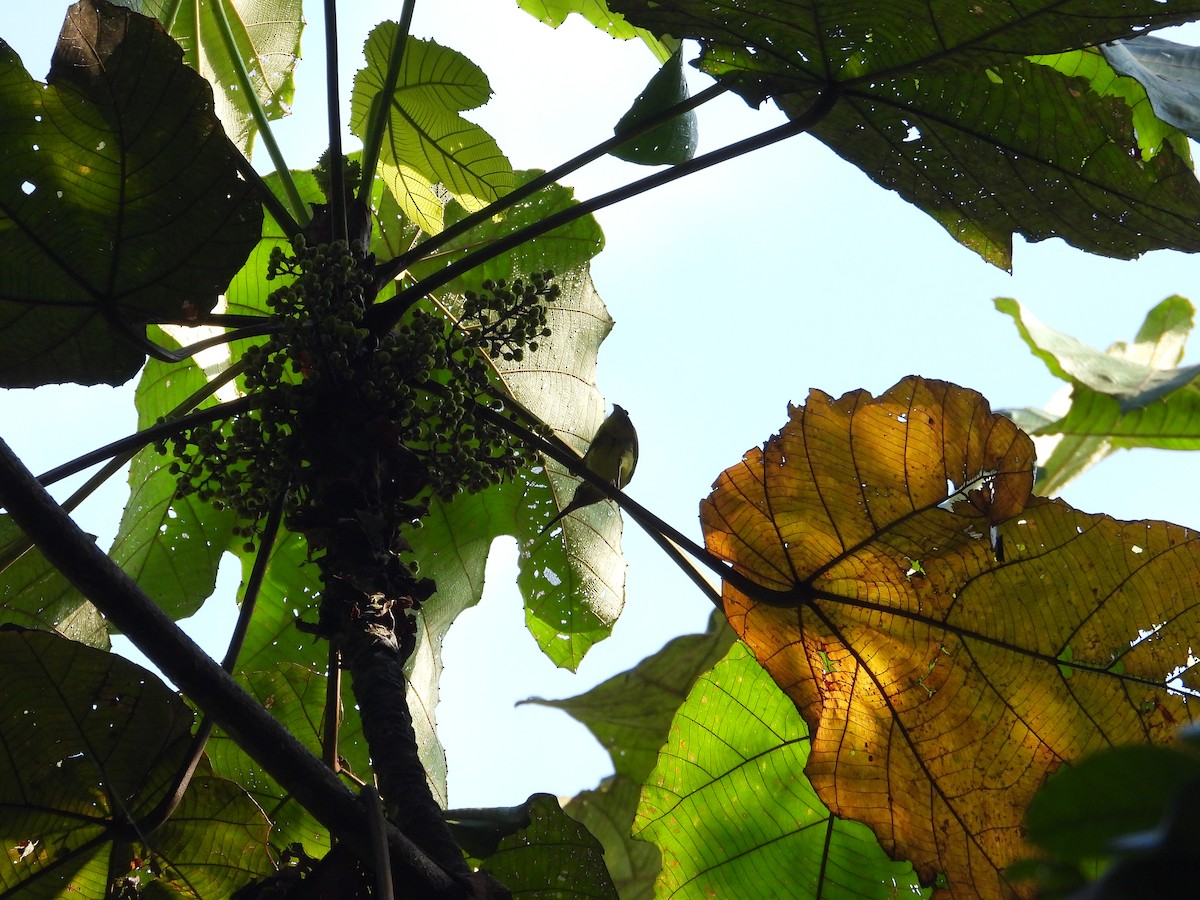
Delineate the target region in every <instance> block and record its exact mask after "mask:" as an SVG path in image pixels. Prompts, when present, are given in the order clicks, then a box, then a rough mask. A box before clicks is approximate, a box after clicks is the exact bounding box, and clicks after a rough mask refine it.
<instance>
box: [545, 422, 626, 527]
mask: <svg viewBox="0 0 1200 900" xmlns="http://www.w3.org/2000/svg"><path fill="white" fill-rule="evenodd" d="M637 459H638V439H637V431H636V430H635V429H634V427H633V422H632V421H630V419H629V413H627V412H626V411H625V409H624V408H623V407H620V406H618V405H617V404H615V403H614V404H613V411H612V412H611V413H610V414H609V416H608V418H607V419H605V420H604V421H603V422H601V423H600V427H599V429H597V431H596V436H595V437H593V438H592V442H591V443H590V444H589V445H588V448H587V452H586V453H585V454H583V464H584V465H585V466H587V468H588V469H589V470H590V471H591V472H593V473H594V474H595V475H597V476H598V477H600V478H602V479H604V480H605V481H607V482H608V483H609V484H611V485H612V486H613V487H615V488H623V487H625V485H627V484H629V479H631V478H633V470H634V469H635V468H637ZM607 499H608V498H607V497H606V496H605V494H604V493H603V492H602V491H601V490H600V489H599V488H598V487H596V486H595V485H594V484H592V483H591V482H590V481H581V482H579V485H578V486H577V487H576V488H575V494H574V496H573V497H571V502H570V503H568V504H567V505H566V506H565V507H564V508H563V509H562V510H561V511H560V512H559V513H558V515H556V516H555V517H554V518H553V519H551V520H550V521H549V522H547V523H546V527H545V528H543V529H542V530H541V531H540V532H539V536H540V535H542V534H545V533H546V532H547V531H549V530H550V529H551V528H552V527H553V526H554V524H555V523H556V522H558V520H559V519H561V518H562V517H563V516H565V515H567V514H568V513H573V512H575V510H577V509H583V508H584V507H585V506H591V505H592V504H593V503H599V502H600V501H601V500H607Z"/></svg>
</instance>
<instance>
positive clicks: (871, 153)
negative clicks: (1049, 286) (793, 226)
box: [612, 0, 1200, 268]
mask: <svg viewBox="0 0 1200 900" xmlns="http://www.w3.org/2000/svg"><path fill="white" fill-rule="evenodd" d="M612 5H613V7H614V8H615V9H616V10H618V11H620V12H622V13H624V14H625V15H626V16H627V17H628V18H629V20H630V21H631V22H633V23H635V24H637V25H640V26H642V27H645V28H649V29H650V30H652V31H654V32H655V33H658V34H671V35H673V36H675V37H680V38H682V37H689V38H696V39H698V40H699V41H700V42H701V47H702V54H701V57H700V60H699V62H698V65H699V67H700V68H701V69H702V70H703V71H705V72H708V73H709V74H711V75H713V76H714V77H716V78H718V79H720V80H722V81H725V82H727V83H728V84H730V86H731V87H733V89H734V90H736V91H738V92H739V93H741V94H742V96H743V97H745V98H746V100H747V101H748V102H750V103H752V104H755V105H757V104H759V103H761V102H762V101H763V100H765V99H767V98H768V97H769V98H772V99H774V100H775V102H776V103H778V104H779V106H780V107H781V108H782V109H783V110H784V112H785V113H786V114H787V115H788V117H789V118H791V119H792V120H793V121H794V122H796V123H797V129H798V130H804V131H807V132H809V133H811V134H813V135H814V136H815V137H817V138H818V139H820V140H821V141H823V142H824V143H826V144H828V145H829V147H830V148H832V149H833V150H834V151H835V152H836V153H838V154H839V155H840V156H842V157H843V158H845V159H847V160H848V161H850V162H852V163H854V165H856V166H858V167H859V168H860V169H862V171H863V172H864V173H865V174H866V175H867V176H868V177H870V178H871V179H873V180H874V181H875V182H877V183H878V184H879V185H881V186H883V187H886V188H888V189H890V190H894V191H896V192H898V193H899V194H900V195H901V196H902V197H904V198H905V199H906V200H908V201H909V202H911V203H914V204H916V205H917V206H919V207H920V208H921V209H923V210H924V211H925V212H926V213H928V214H929V215H930V216H932V217H933V218H934V219H935V220H936V221H937V222H938V223H939V224H941V225H942V227H944V228H945V229H946V230H947V231H949V232H950V234H951V235H952V236H953V237H954V238H955V239H956V240H957V241H959V242H960V243H962V244H964V245H965V246H967V247H969V248H971V249H972V250H974V251H975V252H976V253H978V254H979V255H980V256H982V257H983V258H984V259H986V260H987V261H989V262H991V263H993V264H995V265H997V266H1000V267H1002V268H1008V267H1009V266H1010V265H1011V260H1012V236H1013V235H1014V234H1021V235H1023V236H1024V237H1025V238H1026V239H1027V240H1030V241H1040V240H1044V239H1046V238H1049V237H1061V238H1063V239H1064V240H1066V241H1067V242H1069V243H1071V244H1072V245H1074V246H1076V247H1079V248H1081V249H1084V250H1087V251H1088V252H1091V253H1098V254H1103V255H1106V256H1112V257H1118V258H1132V257H1135V256H1138V255H1139V254H1141V253H1144V252H1145V251H1147V250H1150V249H1155V248H1158V247H1173V248H1176V249H1182V250H1189V251H1195V250H1197V249H1200V218H1198V217H1197V214H1196V209H1197V208H1198V207H1200V185H1198V184H1197V181H1196V178H1195V176H1194V175H1193V173H1192V171H1191V167H1190V165H1189V160H1188V159H1187V158H1186V156H1182V157H1181V156H1180V155H1179V153H1178V152H1177V149H1181V148H1182V146H1183V145H1182V143H1180V142H1174V143H1173V144H1168V145H1167V146H1165V147H1164V148H1163V149H1162V150H1161V151H1160V152H1159V153H1158V154H1157V155H1155V156H1154V157H1153V158H1152V159H1150V160H1149V161H1147V160H1145V159H1143V157H1142V152H1141V146H1140V145H1139V142H1138V136H1137V135H1136V134H1135V132H1134V127H1133V119H1132V116H1131V111H1130V109H1129V107H1128V105H1127V104H1126V102H1125V100H1124V99H1122V98H1121V97H1102V96H1101V95H1100V94H1098V93H1096V92H1095V91H1093V90H1092V82H1091V81H1090V80H1089V79H1088V78H1086V77H1080V78H1071V77H1067V76H1065V75H1063V74H1062V73H1061V72H1059V71H1057V70H1055V69H1051V68H1047V67H1046V66H1042V65H1037V64H1035V63H1033V62H1031V61H1029V60H1028V59H1026V58H1025V57H1026V56H1027V55H1029V54H1052V53H1061V52H1063V51H1067V50H1074V49H1077V48H1079V47H1084V46H1090V45H1095V44H1100V43H1103V42H1105V41H1110V40H1113V39H1116V38H1121V37H1127V36H1129V35H1131V34H1134V33H1135V32H1136V30H1138V29H1140V28H1143V27H1145V26H1147V25H1151V24H1153V25H1166V24H1172V23H1175V22H1181V21H1186V20H1188V19H1191V18H1195V17H1196V15H1197V12H1200V7H1197V6H1196V5H1195V4H1187V3H1183V4H1175V3H1172V4H1170V6H1169V8H1167V4H1163V3H1158V2H1154V0H1139V2H1136V3H1128V2H1120V0H1105V2H1082V0H1077V2H1070V3H1065V4H1064V3H1052V2H1048V0H1041V2H1037V3H1033V4H1024V5H1022V6H1020V7H1015V6H1013V5H1011V4H995V3H990V4H989V3H959V2H957V0H933V2H929V0H904V2H892V3H888V4H886V5H884V6H880V5H879V4H867V3H859V2H851V3H846V2H842V0H818V2H814V3H811V4H806V5H804V6H796V5H795V4H789V3H785V2H783V0H751V2H739V3H709V4H696V3H691V2H688V0H654V2H651V0H613V3H612Z"/></svg>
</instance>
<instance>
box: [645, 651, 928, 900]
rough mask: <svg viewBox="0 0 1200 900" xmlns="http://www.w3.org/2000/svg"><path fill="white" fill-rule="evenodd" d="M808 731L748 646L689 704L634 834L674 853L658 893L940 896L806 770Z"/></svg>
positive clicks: (706, 680) (700, 686)
mask: <svg viewBox="0 0 1200 900" xmlns="http://www.w3.org/2000/svg"><path fill="white" fill-rule="evenodd" d="M808 754H809V737H808V729H807V728H806V727H805V725H804V721H803V720H802V719H801V718H800V714H799V713H798V712H797V711H796V708H795V706H793V705H792V702H791V701H790V700H789V699H788V698H787V697H786V696H784V695H783V693H782V692H780V690H779V689H778V688H777V687H776V686H775V684H774V682H773V681H772V680H771V679H770V677H769V676H768V675H767V674H766V673H765V672H764V670H763V669H762V668H761V667H760V666H759V665H758V663H757V662H755V660H754V658H753V657H752V656H751V655H750V654H749V652H748V651H747V650H746V649H745V647H743V646H742V645H741V644H735V645H734V646H733V647H732V648H731V649H730V651H729V653H728V654H727V656H726V657H725V660H724V661H722V662H721V663H719V664H718V665H717V666H716V668H714V669H713V670H712V671H711V672H709V673H708V674H707V675H705V676H703V677H701V678H700V679H699V680H698V681H697V682H696V686H695V687H694V688H693V689H692V691H691V693H690V694H689V695H688V698H687V700H686V701H685V702H684V704H683V705H682V706H681V707H680V708H679V712H678V713H677V715H676V717H675V721H674V722H673V723H672V726H671V732H670V735H669V737H668V740H667V743H666V746H665V747H664V748H663V750H662V752H661V754H660V755H659V760H658V765H657V766H656V767H655V769H654V772H653V773H652V774H651V776H650V778H649V780H648V781H647V782H646V785H645V787H644V788H643V790H642V800H641V806H640V808H639V810H638V818H637V822H636V823H635V825H634V834H635V835H637V836H638V837H640V838H642V839H643V840H649V841H653V842H654V843H655V844H657V845H658V847H659V849H660V850H661V851H662V855H663V868H662V874H661V875H660V877H659V881H658V884H657V885H656V889H655V891H656V893H655V896H657V897H681V898H682V897H697V898H701V897H726V896H729V897H744V896H746V893H745V886H746V885H750V884H753V885H754V886H755V896H759V897H772V896H777V897H796V898H804V897H821V898H825V900H836V898H866V897H878V898H892V897H895V896H897V895H898V894H902V895H904V896H918V895H920V896H928V894H927V893H925V892H924V891H922V890H921V887H920V884H919V883H918V881H917V879H916V876H915V874H914V873H913V869H912V866H911V864H909V863H899V862H893V861H892V860H891V859H889V858H888V857H887V854H885V853H884V852H883V850H882V849H881V848H880V847H879V844H878V842H877V841H876V839H875V836H874V835H873V834H872V833H871V831H870V830H869V829H868V828H867V827H866V826H865V825H862V824H860V823H858V822H850V821H846V820H842V819H838V818H837V817H835V816H833V815H831V814H830V813H829V810H828V809H827V808H826V807H825V805H824V804H822V803H821V801H820V800H819V799H818V798H817V795H816V793H815V792H814V791H813V789H812V786H811V785H810V784H809V783H808V781H807V779H805V778H804V775H803V772H804V766H805V764H806V762H807V761H808Z"/></svg>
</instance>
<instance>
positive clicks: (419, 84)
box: [350, 22, 513, 230]
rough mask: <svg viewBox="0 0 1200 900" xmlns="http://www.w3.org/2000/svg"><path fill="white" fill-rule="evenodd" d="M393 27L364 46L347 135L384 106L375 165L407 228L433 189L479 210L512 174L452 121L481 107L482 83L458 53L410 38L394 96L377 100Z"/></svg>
mask: <svg viewBox="0 0 1200 900" xmlns="http://www.w3.org/2000/svg"><path fill="white" fill-rule="evenodd" d="M396 28H397V25H396V23H395V22H384V23H383V24H381V25H379V26H377V27H376V28H375V29H374V30H373V31H372V32H371V36H370V37H369V38H368V39H367V45H366V48H365V51H364V52H365V53H366V57H367V65H366V67H365V68H364V69H362V70H361V71H360V72H359V73H358V75H356V76H355V78H354V94H353V97H352V100H351V103H352V105H351V114H350V128H351V130H352V131H353V132H354V133H355V134H356V135H359V136H360V137H361V136H362V135H363V134H364V133H365V131H366V128H367V123H368V119H369V117H370V112H371V109H372V107H373V106H374V104H376V103H386V104H387V108H388V117H387V128H386V131H385V134H384V140H383V146H382V148H381V153H380V161H381V162H382V163H383V165H384V174H385V176H387V177H388V187H389V188H390V189H391V190H392V192H393V195H394V196H395V197H396V200H397V202H398V203H399V204H400V207H401V209H403V210H404V213H405V215H407V216H408V217H409V218H410V219H412V220H413V221H415V222H417V223H418V224H421V223H426V220H428V219H430V216H431V213H432V210H431V209H430V207H429V202H430V196H429V193H428V192H429V190H430V189H431V187H432V185H435V184H441V185H444V186H445V188H446V190H448V191H449V192H450V193H451V194H453V195H454V197H455V198H457V199H458V201H459V203H461V204H462V205H463V206H465V207H466V208H468V209H472V210H474V209H480V208H482V207H483V206H486V205H487V204H488V203H490V202H492V201H493V200H495V199H497V198H498V197H499V196H500V195H501V194H505V193H507V192H508V191H510V190H511V189H512V184H513V176H512V167H511V166H510V165H509V162H508V160H507V159H506V158H505V156H504V154H502V153H501V152H500V148H499V147H498V146H497V145H496V142H495V140H493V139H492V137H491V136H490V135H489V134H488V133H487V132H486V131H484V130H483V129H482V128H481V127H479V126H478V125H476V124H475V123H473V122H470V121H468V120H467V119H464V118H463V117H462V116H461V115H460V114H459V113H461V112H462V111H463V110H468V109H474V108H475V107H477V106H482V105H483V104H484V103H486V102H487V100H488V98H489V97H490V96H491V94H492V89H491V87H490V86H489V85H488V80H487V76H485V75H484V74H483V72H482V71H481V70H480V68H479V67H478V66H476V65H475V64H474V63H473V62H471V61H470V60H469V59H467V58H466V57H465V56H463V55H462V54H460V53H457V52H455V51H453V50H450V49H448V48H446V47H442V46H440V45H438V44H436V43H434V42H433V41H421V40H416V39H414V38H410V39H409V40H408V41H406V42H405V44H404V56H403V61H402V65H401V71H400V78H399V81H398V82H397V85H396V90H395V93H393V95H392V96H391V97H383V96H381V94H380V91H382V90H383V84H384V80H385V75H386V72H387V67H388V58H389V54H390V52H391V47H392V42H393V36H394V33H395V30H396ZM414 177H416V178H417V181H413V182H412V183H411V184H410V180H411V179H412V178H414ZM417 182H419V186H418V185H417ZM414 186H415V187H414ZM422 227H425V224H423V225H422ZM426 230H430V229H428V228H426ZM434 230H436V229H434Z"/></svg>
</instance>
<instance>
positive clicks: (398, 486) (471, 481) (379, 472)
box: [170, 237, 559, 538]
mask: <svg viewBox="0 0 1200 900" xmlns="http://www.w3.org/2000/svg"><path fill="white" fill-rule="evenodd" d="M267 277H268V278H269V279H280V280H285V279H286V281H287V283H286V284H285V285H284V286H282V287H280V288H279V289H278V290H276V291H275V292H273V293H272V294H271V296H270V298H269V299H268V301H267V302H268V304H269V306H270V308H271V311H272V315H273V316H274V318H275V320H276V322H277V330H276V331H275V332H273V334H272V336H271V338H270V339H269V340H267V341H266V343H263V344H261V345H259V346H255V347H251V348H249V349H248V350H246V351H245V355H244V357H243V364H244V375H243V385H244V388H245V390H246V391H247V392H249V393H251V394H252V395H253V396H255V398H256V402H255V406H254V409H253V411H252V412H250V413H246V414H243V415H241V416H238V417H237V418H235V419H233V420H231V421H227V422H225V423H223V424H221V425H215V426H197V427H193V428H191V429H190V430H187V431H185V432H182V433H180V434H179V435H177V436H176V437H174V438H173V439H171V440H170V443H171V444H172V450H173V453H174V456H175V461H174V462H173V463H172V464H171V470H172V471H173V472H175V473H176V474H177V475H178V476H179V479H180V491H181V492H182V493H185V494H189V493H195V494H196V495H197V496H199V497H200V498H201V499H202V500H206V501H209V502H211V503H213V504H214V505H216V506H218V507H226V508H229V509H232V510H234V511H235V512H236V513H237V515H238V518H239V526H238V531H239V533H240V534H242V535H243V536H245V537H247V538H253V536H254V534H255V532H256V528H257V525H256V523H257V522H258V521H259V520H260V519H261V518H262V517H263V516H264V515H265V514H266V512H267V511H268V510H269V509H270V508H271V507H272V505H273V504H274V503H275V502H276V501H277V499H278V498H279V497H281V496H285V495H286V502H285V514H286V515H287V518H288V521H289V525H290V526H291V527H293V528H294V529H295V530H306V529H309V528H311V527H312V523H314V522H317V523H328V522H332V521H345V520H346V519H347V517H358V518H361V517H362V516H363V515H364V514H365V512H364V511H365V510H369V513H370V515H371V516H372V517H379V516H383V517H386V518H388V519H390V520H391V521H393V522H394V523H395V524H396V525H401V524H405V523H407V524H416V523H418V521H419V519H420V517H421V515H422V514H423V513H424V511H425V509H426V507H427V503H428V500H429V498H430V497H433V496H436V497H439V498H442V499H449V498H451V497H453V496H454V495H456V494H458V493H459V492H462V491H479V490H483V489H484V488H486V487H489V486H490V485H493V484H496V483H498V482H500V481H502V480H505V479H507V478H511V477H512V476H513V475H514V474H515V473H516V472H517V471H518V470H519V469H520V468H521V467H522V466H524V465H525V464H526V463H527V461H528V459H529V458H530V456H529V454H530V450H529V448H527V447H526V446H525V445H524V443H523V442H522V441H521V440H520V439H517V438H514V437H513V436H512V435H510V434H509V433H508V432H507V431H506V430H505V429H504V428H503V427H502V426H500V425H498V424H496V423H495V422H493V421H491V420H490V419H485V418H481V417H480V416H479V409H480V405H481V404H488V405H490V406H491V407H492V408H493V409H502V408H503V404H502V403H501V402H500V401H498V400H496V399H494V397H495V396H496V393H497V392H496V391H495V390H494V389H493V388H492V385H491V383H490V378H491V373H492V371H493V369H492V367H491V366H490V365H489V362H488V359H487V358H486V357H487V356H492V357H497V356H498V357H501V358H503V359H506V360H520V359H521V358H522V356H523V354H524V353H525V351H526V350H536V348H537V339H539V338H544V337H547V336H548V335H549V334H550V330H549V328H548V327H547V325H546V303H547V302H549V301H551V300H553V299H554V298H555V297H557V296H558V291H559V289H558V287H557V285H555V284H554V283H553V282H552V278H553V274H552V273H549V272H543V273H538V274H536V275H533V276H530V277H529V278H528V279H515V280H514V281H513V283H512V284H511V285H508V284H506V283H505V282H504V281H498V282H495V283H492V282H485V283H484V285H483V289H482V291H479V292H474V291H472V292H468V293H467V294H466V296H465V298H464V299H463V301H462V308H463V319H462V320H461V321H460V322H458V323H455V322H452V321H450V320H449V319H448V318H446V317H445V316H443V315H441V314H439V313H438V312H437V311H436V308H435V307H434V306H433V305H432V304H425V303H419V304H416V305H414V306H413V307H412V308H411V309H409V310H408V312H407V313H406V314H405V316H404V318H403V319H402V320H401V321H400V322H399V324H398V325H396V327H394V328H392V329H391V330H389V331H387V332H386V333H383V334H375V333H373V332H372V331H371V329H370V328H368V327H367V325H366V318H367V317H366V312H367V309H368V307H369V306H370V304H371V303H372V302H373V301H374V292H375V282H374V274H373V260H372V258H371V257H369V256H366V255H365V254H363V253H361V252H359V251H358V249H357V248H350V247H347V246H346V245H345V244H344V243H343V242H333V243H330V244H321V245H316V246H310V245H308V244H307V243H306V242H305V240H304V239H303V238H302V237H297V238H295V239H294V240H293V241H292V243H291V248H290V252H287V251H285V250H284V249H283V248H278V247H277V248H275V250H274V251H273V252H272V255H271V260H270V265H269V269H268V275H267Z"/></svg>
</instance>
